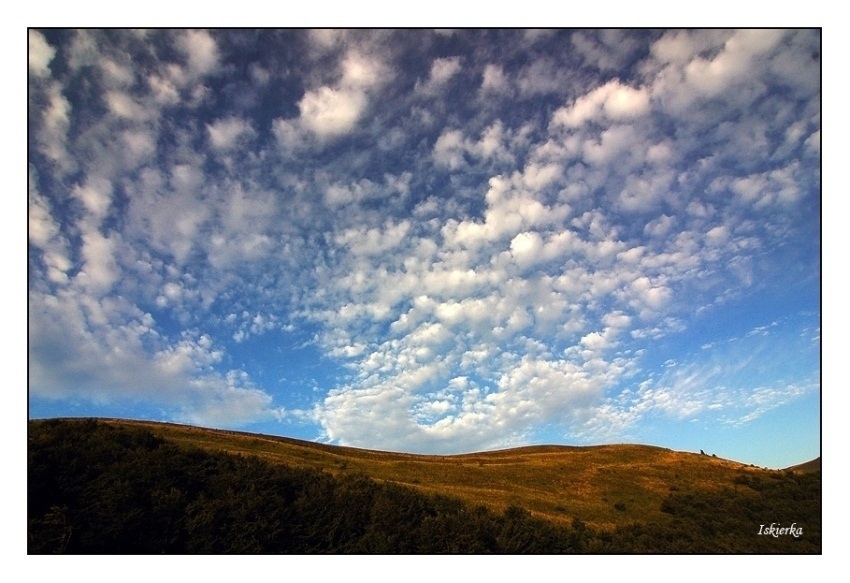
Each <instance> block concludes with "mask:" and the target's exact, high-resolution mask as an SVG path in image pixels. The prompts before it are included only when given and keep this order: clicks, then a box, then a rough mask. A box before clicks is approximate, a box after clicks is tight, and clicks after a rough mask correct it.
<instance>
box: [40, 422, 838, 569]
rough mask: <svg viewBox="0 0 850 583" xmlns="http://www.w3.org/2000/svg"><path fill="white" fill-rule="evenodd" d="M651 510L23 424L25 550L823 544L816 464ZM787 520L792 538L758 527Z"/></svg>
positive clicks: (725, 549) (87, 427) (512, 550)
mask: <svg viewBox="0 0 850 583" xmlns="http://www.w3.org/2000/svg"><path fill="white" fill-rule="evenodd" d="M661 510H663V512H664V515H665V517H667V519H666V520H664V521H660V522H652V523H645V524H643V523H633V524H630V525H628V526H623V527H618V528H617V529H615V530H611V531H602V530H597V529H594V528H591V527H589V526H587V525H585V524H584V523H582V521H581V520H580V518H578V517H577V518H575V519H574V520H573V522H572V525H571V526H557V525H554V524H552V523H549V522H547V521H545V520H542V519H539V518H536V517H534V516H532V514H531V513H530V512H529V511H527V510H525V509H524V508H521V507H518V506H512V507H510V508H508V509H507V510H506V511H505V512H503V513H497V512H495V511H493V510H490V509H488V508H486V507H484V506H477V507H471V506H468V505H466V504H464V503H462V502H460V501H457V500H454V499H452V498H449V497H445V496H435V495H430V496H429V495H425V494H423V493H421V492H418V491H416V490H413V489H410V488H407V487H402V486H399V485H395V484H391V483H382V482H378V481H375V480H373V479H371V478H369V477H368V476H365V475H341V476H336V477H335V476H331V475H330V474H327V473H324V472H322V471H319V470H315V469H306V468H294V467H288V466H284V465H275V464H271V463H269V462H266V461H263V460H260V459H256V458H252V457H243V456H236V455H232V454H226V453H210V452H205V451H202V450H199V449H193V448H188V447H184V446H178V445H175V444H173V443H171V442H168V441H166V440H164V439H162V438H160V437H157V436H155V435H154V434H153V433H151V432H150V431H148V430H146V429H137V428H124V427H115V426H111V425H107V424H105V423H101V422H98V421H97V420H85V421H79V420H78V421H70V420H44V421H38V422H30V423H29V435H28V476H27V530H28V533H27V548H28V553H30V554H53V553H68V554H161V553H168V554H257V553H264V554H265V553H269V554H270V553H290V554H316V553H333V554H343V553H363V554H367V553H368V554H414V553H416V554H422V553H425V554H445V553H450V554H484V553H498V554H528V553H545V554H556V553H593V554H601V553H628V554H633V553H667V554H670V553H734V554H749V553H759V554H765V553H780V554H800V553H803V554H818V553H820V552H821V473H820V471H818V472H810V473H798V472H769V473H765V474H764V475H758V474H742V475H741V476H739V477H738V478H736V480H735V483H734V486H733V487H732V488H723V489H721V490H718V491H716V492H704V491H700V492H671V493H670V495H669V496H668V497H667V498H666V499H665V500H664V501H663V503H662V507H661ZM765 517H775V519H772V520H767V519H766V518H765ZM789 518H793V520H795V521H796V523H795V524H796V528H799V529H801V530H800V531H799V536H793V535H792V534H788V533H785V534H782V535H777V536H773V535H771V534H764V533H763V534H762V535H759V534H758V530H759V529H760V525H761V524H762V523H765V522H767V523H768V524H767V525H766V527H765V529H763V530H766V528H767V527H769V524H770V523H771V522H775V523H776V528H777V529H778V528H779V526H780V525H781V526H782V527H790V526H791V521H790V520H788V519H789ZM783 521H784V522H783ZM795 532H798V531H795Z"/></svg>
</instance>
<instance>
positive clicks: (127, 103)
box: [29, 30, 820, 451]
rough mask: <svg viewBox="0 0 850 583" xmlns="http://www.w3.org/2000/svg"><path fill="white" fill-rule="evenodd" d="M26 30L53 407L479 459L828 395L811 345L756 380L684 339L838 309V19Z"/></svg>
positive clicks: (41, 330) (39, 307)
mask: <svg viewBox="0 0 850 583" xmlns="http://www.w3.org/2000/svg"><path fill="white" fill-rule="evenodd" d="M29 45H30V53H29V54H30V56H29V71H30V77H29V103H30V113H29V115H30V118H29V123H30V128H31V129H30V142H29V154H30V191H29V209H30V210H29V242H30V247H29V260H30V292H29V293H30V295H29V305H30V359H31V364H30V367H31V368H30V385H29V388H30V394H31V397H33V398H35V399H41V400H45V401H46V402H51V403H59V404H61V403H62V402H65V401H69V400H73V401H75V402H81V401H82V402H85V401H87V400H88V401H91V402H97V403H119V402H121V403H126V402H144V403H155V404H156V406H157V407H160V409H161V410H162V411H163V416H164V417H167V418H174V419H182V420H188V421H191V422H197V423H203V424H222V425H224V424H226V425H230V426H235V425H246V424H250V423H260V422H264V421H272V420H275V422H277V421H276V420H291V421H297V422H298V423H302V424H305V427H307V429H305V431H313V433H312V434H311V435H310V437H312V438H322V439H326V440H330V441H333V442H338V443H345V444H353V445H360V446H367V447H381V448H389V449H406V450H416V451H461V450H471V449H481V448H487V447H497V446H502V445H506V444H512V443H519V442H523V441H528V440H534V439H537V438H538V434H539V431H540V428H541V427H547V428H552V427H556V428H557V430H556V432H557V435H558V436H559V439H566V440H569V439H579V438H581V439H585V438H587V437H588V436H590V435H608V436H614V437H616V436H617V435H626V434H627V432H629V431H631V430H632V429H633V428H634V427H636V426H639V425H640V423H641V422H642V420H643V419H646V418H648V416H650V415H662V416H666V417H667V418H669V419H670V422H671V423H675V422H687V420H688V419H690V418H692V417H693V416H697V417H698V418H700V419H704V420H709V419H710V420H712V421H711V422H713V423H718V424H724V423H733V424H734V423H745V422H746V421H747V420H749V419H752V418H753V416H754V415H756V416H757V415H759V412H760V411H764V410H766V408H770V407H780V406H783V405H785V404H787V403H791V402H793V400H794V399H795V398H798V397H799V395H801V394H804V393H806V392H807V391H811V390H813V389H812V386H813V385H812V382H811V379H813V378H818V373H819V369H818V365H817V362H814V361H810V360H805V361H794V362H796V368H794V367H788V366H784V365H782V363H781V362H780V361H778V360H773V359H769V358H766V357H765V359H764V363H765V364H763V365H762V366H761V367H760V368H758V369H757V370H756V369H753V370H754V371H755V372H753V373H752V374H751V375H750V376H749V377H747V378H746V379H744V378H743V377H742V378H738V380H737V381H736V383H737V384H735V385H734V386H733V385H732V384H730V381H729V380H728V379H729V375H730V374H733V371H734V370H736V366H737V364H736V363H737V362H738V360H736V359H737V358H738V357H739V356H740V354H739V353H735V354H732V353H729V354H724V356H723V357H722V358H718V360H717V362H716V363H715V364H713V365H712V366H714V367H715V369H716V371H715V372H708V371H709V369H708V368H706V366H707V365H706V364H705V363H704V362H701V361H700V360H699V359H696V360H695V359H694V357H693V353H690V356H689V354H686V353H685V352H684V351H685V350H686V347H687V349H689V350H693V349H698V347H699V346H701V345H704V346H715V347H716V346H721V345H726V344H729V339H730V338H739V339H746V338H751V339H758V338H761V339H779V341H780V342H784V341H785V340H784V339H785V338H786V337H787V336H788V335H790V334H793V335H795V337H796V336H799V329H797V328H794V327H793V326H790V327H789V326H788V325H787V321H788V320H783V318H786V317H788V316H789V314H797V313H798V312H799V306H797V305H795V298H796V299H798V300H799V299H800V298H801V297H802V298H803V299H804V301H805V302H806V303H812V302H814V303H816V298H817V297H818V295H819V263H818V262H819V247H818V240H819V236H820V224H819V204H820V202H819V201H820V199H819V185H820V147H819V143H820V107H819V99H820V79H819V76H818V75H817V70H818V68H819V60H818V59H819V57H818V56H817V55H818V54H819V47H820V38H819V34H818V32H817V31H809V30H793V31H774V30H756V31H720V30H710V31H666V32H650V31H592V30H584V31H578V32H568V31H545V34H524V33H523V32H522V31H509V30H497V31H472V30H470V31H458V32H456V33H455V34H453V35H448V36H447V35H439V34H435V33H432V32H430V31H406V32H402V31H365V30H361V31H339V32H338V31H248V30H225V31H200V30H192V31H174V30H154V31H148V32H143V33H142V32H132V31H97V30H87V31H65V30H50V31H35V30H33V31H30V33H29ZM792 288H793V289H795V290H796V291H794V292H793V293H791V294H790V296H789V295H788V293H786V292H783V290H789V289H792ZM760 296H761V297H766V298H770V300H769V303H768V305H766V306H763V307H760V308H758V309H757V310H752V309H751V307H752V306H753V305H754V304H753V298H756V297H760ZM712 318H716V319H721V320H722V321H723V322H725V323H728V324H729V325H730V327H731V328H734V329H730V330H723V329H722V327H717V326H714V325H712V324H711V323H710V320H711V319H712ZM812 319H814V320H816V319H817V314H816V312H813V313H812V314H811V315H810V317H809V320H812ZM776 322H778V323H779V324H776V325H775V324H774V323H776ZM807 325H808V326H809V328H811V326H812V325H814V323H813V322H811V321H808V322H807ZM748 332H751V333H750V334H748ZM765 334H767V335H765ZM305 338H306V339H307V340H306V342H307V344H309V346H311V347H312V348H311V350H314V351H315V354H313V353H312V352H311V354H313V356H311V358H316V359H317V360H315V361H311V362H310V363H304V362H298V360H297V358H296V357H295V356H294V355H295V354H296V353H298V354H301V353H299V352H298V351H299V350H301V351H303V350H304V349H303V348H302V347H303V346H304V343H305ZM742 341H743V340H742ZM818 342H819V340H818ZM671 343H672V344H671ZM677 343H678V344H680V346H676V344H677ZM782 346H785V348H786V349H787V350H794V348H793V347H791V346H790V345H786V344H782ZM761 354H763V355H764V354H767V353H761ZM258 355H263V356H262V358H261V357H260V356H258ZM792 360H793V359H792ZM655 362H658V363H660V364H658V365H655V364H653V363H655ZM664 362H672V363H674V364H671V365H669V366H665V365H663V363H664ZM308 367H313V368H310V369H309V370H310V371H311V372H308ZM317 368H318V369H321V370H322V372H321V373H317V372H315V371H316V370H317ZM715 369H711V370H715ZM748 370H750V369H748ZM272 371H274V372H272ZM284 372H285V374H281V373H284ZM281 376H285V377H287V378H288V379H290V380H291V379H293V378H296V377H297V380H296V381H294V382H291V384H288V385H285V386H284V385H281V383H279V382H278V379H279V378H280V377H281ZM736 378H737V377H736ZM305 386H309V387H311V388H310V389H306V390H305V389H304V388H303V387H305ZM57 406H59V405H57Z"/></svg>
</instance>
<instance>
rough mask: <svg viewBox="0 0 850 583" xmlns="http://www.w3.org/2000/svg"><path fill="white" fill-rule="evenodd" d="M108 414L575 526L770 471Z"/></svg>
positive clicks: (640, 455)
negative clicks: (410, 445)
mask: <svg viewBox="0 0 850 583" xmlns="http://www.w3.org/2000/svg"><path fill="white" fill-rule="evenodd" d="M103 422H105V423H108V424H110V425H113V426H117V427H141V428H145V429H148V430H150V431H151V432H152V433H154V434H155V435H158V436H160V437H162V438H164V439H167V440H168V441H171V442H174V443H178V444H181V445H187V446H192V447H198V448H201V449H204V450H206V451H211V452H226V453H232V454H239V455H247V456H255V457H258V458H260V459H263V460H266V461H269V462H272V463H275V464H284V465H288V466H293V467H304V468H313V469H319V470H322V471H325V472H328V473H329V474H331V475H334V476H339V475H345V474H358V473H359V474H365V475H366V476H369V477H370V478H372V479H375V480H378V481H381V482H389V483H393V484H398V485H402V486H408V487H412V488H415V489H416V490H419V491H421V492H423V493H427V494H442V495H447V496H452V497H455V498H458V499H460V500H463V501H464V502H467V503H469V504H472V505H479V504H480V505H484V506H486V507H488V508H491V509H493V510H496V511H504V510H505V509H506V508H508V507H509V506H512V505H515V506H521V507H523V508H526V509H528V510H529V511H530V512H531V513H532V515H534V516H537V517H540V518H544V519H546V520H549V521H552V522H554V523H558V524H569V523H571V522H572V521H573V519H576V518H577V519H579V520H581V521H583V522H585V523H587V524H588V525H590V526H594V527H599V528H604V529H610V528H613V527H615V526H617V525H624V524H630V523H632V522H634V521H636V520H641V521H647V520H662V519H664V518H667V516H666V515H665V514H664V513H663V512H662V511H661V503H662V502H663V500H664V499H665V498H666V497H667V496H668V495H669V494H670V493H671V492H694V491H697V492H718V491H720V490H722V489H723V488H724V487H730V488H732V487H734V486H735V479H736V478H739V476H741V475H742V474H754V475H764V474H765V473H768V474H769V473H771V472H770V471H769V470H764V469H761V468H757V467H755V466H751V465H747V464H743V463H739V462H735V461H731V460H725V459H722V458H716V457H712V456H710V455H701V454H695V453H689V452H680V451H673V450H669V449H664V448H660V447H654V446H648V445H599V446H586V447H574V446H559V445H544V446H527V447H519V448H514V449H507V450H500V451H489V452H481V453H469V454H461V455H445V456H441V455H416V454H405V453H392V452H383V451H375V450H367V449H358V448H352V447H343V446H335V445H326V444H320V443H313V442H309V441H301V440H297V439H292V438H286V437H276V436H270V435H260V434H252V433H245V432H238V431H227V430H219V429H206V428H200V427H194V426H188V425H178V424H173V423H160V422H150V421H130V420H119V419H108V420H103Z"/></svg>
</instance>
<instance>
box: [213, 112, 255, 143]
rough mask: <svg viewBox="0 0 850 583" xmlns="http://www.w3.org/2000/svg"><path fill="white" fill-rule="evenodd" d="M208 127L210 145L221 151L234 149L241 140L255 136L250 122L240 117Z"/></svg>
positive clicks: (230, 118) (217, 122)
mask: <svg viewBox="0 0 850 583" xmlns="http://www.w3.org/2000/svg"><path fill="white" fill-rule="evenodd" d="M206 127H207V134H208V135H209V139H210V145H212V147H213V149H215V150H220V151H226V150H230V149H233V148H234V147H236V145H237V144H238V142H239V139H240V138H242V137H243V136H250V135H252V134H254V129H253V128H252V127H251V124H250V122H248V121H246V120H244V119H240V118H238V117H228V118H224V119H219V120H216V121H215V122H213V123H211V124H207V126H206Z"/></svg>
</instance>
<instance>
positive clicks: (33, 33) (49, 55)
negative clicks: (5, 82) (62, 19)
mask: <svg viewBox="0 0 850 583" xmlns="http://www.w3.org/2000/svg"><path fill="white" fill-rule="evenodd" d="M27 35H28V38H29V50H28V51H27V54H28V57H29V71H30V73H31V74H33V75H36V76H38V77H47V76H49V75H50V68H49V66H50V61H52V60H53V57H54V56H55V55H56V50H55V49H53V47H51V46H50V45H49V44H47V41H46V40H45V39H44V36H43V35H42V34H41V33H40V32H38V31H37V30H34V29H30V30H29V31H28V32H27Z"/></svg>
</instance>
